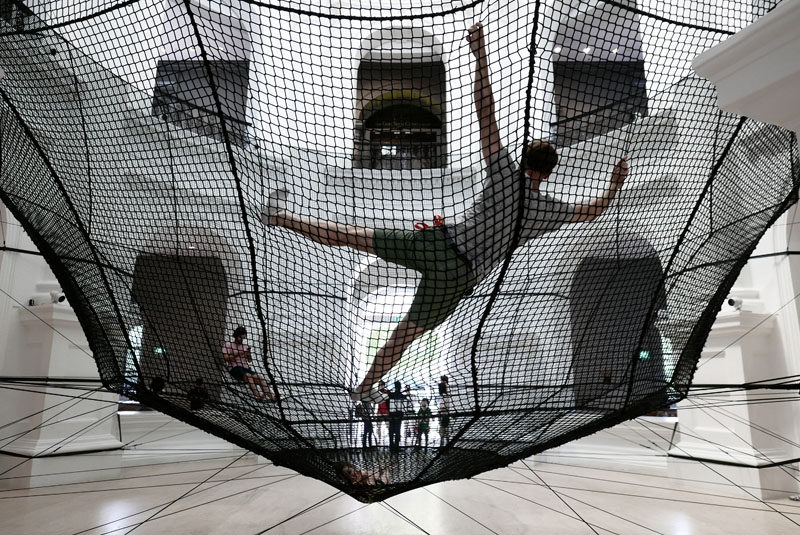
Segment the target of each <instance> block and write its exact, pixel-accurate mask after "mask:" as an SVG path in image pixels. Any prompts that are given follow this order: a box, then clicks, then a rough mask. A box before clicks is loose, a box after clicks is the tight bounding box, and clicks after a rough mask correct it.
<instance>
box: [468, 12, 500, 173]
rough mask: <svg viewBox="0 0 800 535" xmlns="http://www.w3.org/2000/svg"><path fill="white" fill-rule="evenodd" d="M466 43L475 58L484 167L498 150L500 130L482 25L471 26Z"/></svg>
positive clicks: (476, 108)
mask: <svg viewBox="0 0 800 535" xmlns="http://www.w3.org/2000/svg"><path fill="white" fill-rule="evenodd" d="M467 42H468V43H469V47H470V49H471V50H472V54H473V55H474V56H475V88H474V92H473V93H474V98H475V111H476V112H477V114H478V124H479V126H480V129H481V148H482V149H483V158H484V160H485V161H486V165H489V163H490V162H491V159H492V157H493V156H494V155H496V154H497V153H498V152H500V150H502V149H503V145H502V143H501V142H500V130H499V129H498V128H497V121H496V120H495V116H494V95H492V85H491V83H490V82H489V60H488V58H487V55H486V42H485V40H484V37H483V24H481V23H480V22H478V23H476V24H473V25H472V26H471V27H470V28H469V30H467Z"/></svg>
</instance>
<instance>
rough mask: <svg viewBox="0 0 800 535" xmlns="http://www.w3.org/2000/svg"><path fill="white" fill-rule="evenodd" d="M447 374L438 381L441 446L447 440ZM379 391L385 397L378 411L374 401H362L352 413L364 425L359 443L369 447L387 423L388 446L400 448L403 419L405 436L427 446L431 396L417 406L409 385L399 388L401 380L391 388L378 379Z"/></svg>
mask: <svg viewBox="0 0 800 535" xmlns="http://www.w3.org/2000/svg"><path fill="white" fill-rule="evenodd" d="M448 381H449V380H448V378H447V376H446V375H443V376H442V378H441V381H440V382H439V436H440V437H441V445H442V446H443V445H445V444H446V443H447V442H448V441H449V440H450V392H449V383H448ZM378 390H379V392H380V393H381V394H383V395H384V396H385V399H384V400H383V401H381V402H380V403H378V406H377V411H374V412H373V404H372V403H370V402H369V401H362V402H359V403H358V404H357V405H356V409H355V415H356V417H357V418H359V419H361V421H362V422H363V424H364V430H363V433H362V434H361V446H362V447H363V448H367V447H372V446H373V440H374V441H375V444H378V443H380V441H381V438H382V437H381V435H382V429H383V424H384V422H386V423H387V424H388V428H389V448H390V449H391V450H394V451H397V450H398V449H399V448H400V442H401V439H402V431H403V421H405V423H406V426H405V429H406V433H405V434H406V439H407V442H408V439H413V441H414V445H415V446H416V447H418V448H421V447H422V446H423V436H424V446H425V447H426V448H427V447H428V438H429V434H430V428H431V419H432V417H433V413H432V412H431V408H430V399H428V398H423V399H422V400H421V401H420V402H419V408H418V409H416V408H415V406H414V400H413V399H412V394H411V387H409V386H407V385H406V387H405V388H403V387H402V385H401V383H400V381H395V383H394V390H391V391H390V390H389V389H388V388H386V383H385V382H384V381H382V380H381V381H380V382H379V383H378Z"/></svg>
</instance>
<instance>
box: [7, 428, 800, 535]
mask: <svg viewBox="0 0 800 535" xmlns="http://www.w3.org/2000/svg"><path fill="white" fill-rule="evenodd" d="M637 422H638V421H637ZM648 426H650V428H648ZM656 427H657V428H661V429H663V428H664V426H663V425H660V424H653V423H652V422H650V423H648V422H647V421H644V422H641V430H642V432H641V437H642V438H641V439H640V440H630V439H629V438H625V437H622V438H621V435H620V434H619V433H617V432H616V431H615V429H611V430H609V431H605V432H602V433H599V434H597V435H594V436H592V437H589V438H588V439H584V440H583V441H578V442H576V443H573V444H570V445H567V446H565V447H562V448H559V449H556V450H553V451H551V452H549V453H548V454H546V455H540V456H536V457H533V458H531V459H528V460H525V461H521V462H517V463H514V464H513V465H511V466H509V467H507V468H503V469H500V470H494V471H491V472H487V473H485V474H482V475H481V476H479V477H475V478H473V479H471V480H465V481H456V482H447V483H441V484H437V485H432V486H429V487H425V488H422V489H418V490H415V491H412V492H409V493H406V494H403V495H400V496H396V497H393V498H390V499H389V500H387V501H386V502H383V503H378V504H372V505H364V504H362V503H360V502H357V501H355V500H353V499H351V498H349V497H348V496H345V495H342V494H341V493H339V492H337V491H336V489H333V488H332V487H329V486H327V485H325V484H322V483H319V482H317V481H315V480H312V479H309V478H306V477H303V476H300V475H297V474H295V473H293V472H291V471H289V470H287V469H285V468H282V467H276V466H273V465H272V464H271V463H269V462H267V461H265V460H263V459H261V458H259V457H257V456H255V455H252V454H247V453H245V452H243V451H242V450H239V449H236V448H234V447H232V446H229V445H228V444H226V443H224V442H222V441H218V440H216V439H213V438H210V437H208V436H207V435H205V434H203V433H202V432H200V431H195V430H192V429H186V430H184V431H182V432H180V433H177V434H176V433H172V434H170V433H162V434H157V433H156V434H150V435H142V436H141V437H140V438H138V439H134V440H131V441H130V442H131V445H130V446H129V448H130V449H128V450H126V451H124V452H123V451H118V452H101V453H94V454H84V455H75V456H64V457H53V458H47V459H36V460H34V461H31V460H26V459H22V458H17V457H7V456H0V473H2V476H0V533H2V534H4V535H78V534H81V535H101V534H103V535H106V534H120V535H122V534H127V533H130V532H133V533H135V534H136V535H161V534H176V535H182V534H192V535H206V534H208V535H211V534H219V535H239V534H247V535H249V534H252V535H255V534H260V533H270V534H305V533H311V534H339V533H342V534H364V535H378V534H392V535H402V534H422V533H430V534H435V535H447V534H457V535H471V534H481V533H495V534H502V535H507V534H508V535H510V534H528V533H535V534H543V535H553V534H557V535H558V534H575V535H578V534H581V535H582V534H593V533H598V534H610V533H613V534H620V535H623V534H624V535H627V534H631V535H634V534H635V535H640V534H651V533H652V534H665V535H716V534H720V535H722V534H724V535H731V534H745V533H746V534H753V535H755V534H763V535H781V534H787V535H788V534H797V533H800V504H798V503H797V502H792V501H790V500H789V499H788V497H780V498H775V499H774V500H772V501H761V500H759V499H756V498H754V496H753V495H754V494H755V493H754V492H752V489H748V488H746V487H742V486H737V485H735V484H733V483H732V482H731V481H730V478H728V477H727V476H726V473H725V469H724V468H723V467H720V466H718V465H704V464H701V463H697V462H692V461H686V460H676V459H670V460H669V462H668V461H667V458H666V457H665V455H664V451H665V448H664V446H665V444H664V443H663V441H664V440H667V439H665V438H664V437H665V436H667V435H668V434H669V433H661V432H658V431H657V430H655V431H654V429H655V428H656ZM676 467H677V468H676ZM787 475H788V476H791V477H798V474H797V473H796V471H795V470H794V469H790V468H787Z"/></svg>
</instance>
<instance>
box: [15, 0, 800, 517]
mask: <svg viewBox="0 0 800 535" xmlns="http://www.w3.org/2000/svg"><path fill="white" fill-rule="evenodd" d="M315 1H316V0H314V1H312V0H309V1H304V2H284V1H282V0H280V1H276V2H272V3H265V2H258V1H254V0H253V1H250V0H239V1H231V2H223V3H219V2H216V1H213V0H208V1H206V0H185V1H178V0H163V1H157V0H150V1H145V0H141V1H136V0H133V1H101V0H94V1H92V2H55V1H45V0H25V1H21V0H0V19H1V20H0V98H1V99H2V103H1V104H0V146H1V147H2V159H1V160H0V196H1V197H2V200H3V202H4V203H5V204H6V205H7V207H8V208H9V209H10V210H11V212H12V213H13V214H14V216H15V217H16V218H17V219H19V221H20V222H21V223H22V224H23V225H24V227H25V229H26V230H27V232H28V233H29V235H30V236H31V238H32V239H33V241H34V242H35V243H36V245H37V247H38V248H39V249H40V251H41V252H42V254H43V255H44V257H45V258H46V259H47V261H48V263H49V265H50V267H51V268H52V270H53V271H54V273H55V274H56V276H57V278H58V280H59V281H60V283H61V284H62V286H63V289H64V291H65V292H66V294H67V297H68V300H69V303H70V304H71V305H72V307H73V309H74V310H75V312H76V313H77V315H78V317H79V319H80V321H81V323H82V325H83V328H84V330H85V332H86V335H87V337H88V339H89V343H90V345H91V348H92V351H93V353H94V357H95V359H96V361H97V366H98V369H99V371H100V375H101V377H102V379H103V382H104V384H105V386H106V387H107V388H108V389H110V390H112V391H115V392H119V393H121V394H124V395H125V396H128V397H130V398H133V399H138V400H140V401H141V402H143V403H145V404H147V405H149V406H151V407H153V408H155V409H158V410H160V411H163V412H165V413H167V414H170V415H172V416H175V417H177V418H179V419H181V420H184V421H187V422H189V423H191V424H193V425H196V426H197V427H200V428H202V429H205V430H207V431H209V432H211V433H214V434H216V435H219V436H221V437H224V438H226V439H228V440H230V441H231V442H234V443H236V444H239V445H241V446H243V447H245V448H248V449H250V450H252V451H254V452H257V453H259V454H262V455H264V456H266V457H268V458H269V459H272V460H273V461H274V462H276V463H279V464H283V465H286V466H289V467H291V468H293V469H295V470H297V471H299V472H301V473H303V474H307V475H310V476H313V477H316V478H319V479H321V480H323V481H326V482H328V483H330V484H331V485H334V486H336V487H339V488H341V489H344V490H345V491H347V492H348V493H350V494H352V495H353V496H356V497H357V498H359V499H362V500H365V501H369V500H380V499H383V498H385V497H388V496H391V495H393V494H397V493H398V492H402V491H405V490H409V489H412V488H415V487H419V486H422V485H426V484H430V483H433V482H438V481H443V480H448V479H456V478H464V477H469V476H471V475H474V474H477V473H479V472H482V471H485V470H488V469H491V468H493V467H499V466H504V465H507V464H509V463H510V462H512V461H514V460H517V459H520V458H523V457H525V456H529V455H531V454H534V453H536V452H540V451H542V450H544V449H547V448H551V447H553V446H556V445H559V444H562V443H564V442H567V441H569V440H572V439H575V438H578V437H581V436H585V435H587V434H590V433H593V432H595V431H597V430H599V429H602V428H604V427H607V426H611V425H613V424H615V423H618V422H620V421H623V420H626V419H629V418H632V417H635V416H637V415H640V414H643V413H646V412H648V411H652V410H655V409H659V408H661V407H664V406H666V405H668V404H670V403H673V402H675V401H677V400H679V399H681V398H683V397H684V396H685V395H686V392H687V389H688V386H689V383H690V381H691V378H692V374H693V371H694V369H695V366H696V363H697V360H698V357H699V354H700V351H701V349H702V347H703V344H704V341H705V339H706V335H707V333H708V332H709V329H710V328H711V325H712V323H713V321H714V318H715V316H716V313H717V311H718V309H719V308H720V305H721V303H722V301H723V299H724V298H725V297H726V294H727V292H728V290H729V289H730V287H731V285H732V284H733V282H734V280H735V279H736V277H737V275H738V273H739V271H740V269H741V267H742V266H743V264H744V262H745V261H746V259H747V257H748V256H749V254H750V253H751V251H752V250H753V249H754V247H755V246H756V244H757V242H758V241H759V239H760V237H761V236H762V234H763V233H764V231H765V230H766V229H767V227H768V226H769V225H770V224H771V223H772V222H774V221H775V220H776V218H777V217H778V216H779V215H780V214H781V213H782V212H784V211H785V210H786V208H787V207H789V206H790V205H791V204H792V203H793V202H794V201H795V194H796V192H797V186H798V178H800V177H799V176H798V172H797V147H796V140H795V138H794V137H793V136H792V135H791V134H790V133H788V132H786V131H783V130H781V129H779V128H777V127H773V126H769V125H765V124H762V123H758V122H755V121H752V120H749V119H746V118H742V117H736V116H732V115H730V114H727V113H723V112H721V111H720V110H719V109H718V108H717V106H716V102H715V92H714V88H713V87H712V86H711V85H710V84H709V83H708V82H706V81H704V80H702V79H699V78H697V77H696V76H695V75H693V72H692V70H691V61H692V59H693V58H694V57H695V56H696V55H697V54H698V53H699V52H701V51H703V50H705V49H707V48H709V47H711V46H713V45H715V44H717V43H719V42H721V41H723V40H724V39H725V38H726V37H727V36H729V35H731V34H732V33H734V32H736V31H737V30H739V29H741V28H743V27H744V26H746V25H747V24H749V23H751V22H752V21H753V20H755V19H756V18H757V17H758V16H760V15H762V14H763V13H765V12H766V11H768V10H769V9H770V8H772V7H774V4H775V2H770V1H761V0H759V1H756V0H753V1H744V0H742V1H736V2H715V1H709V2H704V3H701V2H685V1H682V0H672V1H668V2H650V1H646V2H645V1H639V2H636V1H634V0H619V1H611V0H595V1H567V0H561V1H558V0H546V1H525V2H519V1H510V2H509V1H505V0H503V1H498V0H491V1H469V2H459V1H441V2H439V1H437V0H420V1H405V0H403V1H386V2H383V1H381V2H376V1H364V2H359V1H355V0H354V1H352V2H330V3H328V2H320V3H319V4H316V3H315ZM476 23H481V24H482V25H477V26H473V25H474V24H476ZM556 156H557V163H556V162H555V160H556ZM554 163H555V167H553V164H554ZM237 327H242V329H237ZM242 331H244V333H243V332H242ZM379 379H383V380H384V381H385V382H386V383H387V385H388V387H389V388H388V390H389V391H390V395H389V398H388V400H387V399H385V398H386V391H384V390H382V389H381V387H379V385H378V380H379Z"/></svg>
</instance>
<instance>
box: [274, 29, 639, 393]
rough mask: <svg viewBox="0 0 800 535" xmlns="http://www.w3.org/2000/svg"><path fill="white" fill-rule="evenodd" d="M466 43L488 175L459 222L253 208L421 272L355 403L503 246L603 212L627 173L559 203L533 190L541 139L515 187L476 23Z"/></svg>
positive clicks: (553, 155) (278, 206)
mask: <svg viewBox="0 0 800 535" xmlns="http://www.w3.org/2000/svg"><path fill="white" fill-rule="evenodd" d="M466 41H467V42H468V43H469V47H470V50H471V51H472V54H473V55H474V56H475V61H476V63H475V84H474V91H473V96H474V100H475V108H476V113H477V118H478V124H479V127H480V140H481V149H482V153H483V158H484V161H485V163H486V168H487V171H486V179H485V180H484V183H483V190H482V192H481V194H480V195H479V197H478V198H477V199H476V201H475V204H474V205H473V206H472V207H471V208H470V209H469V210H468V211H467V212H466V214H465V217H464V218H463V219H461V220H460V221H458V222H456V223H455V224H453V225H452V226H451V225H445V224H440V225H434V226H431V227H427V228H422V229H416V230H397V229H381V228H377V229H373V228H367V227H361V226H355V225H347V224H342V223H338V222H333V221H324V220H319V219H315V218H309V217H304V216H299V215H296V214H294V213H291V212H289V211H288V210H287V209H286V199H287V196H288V192H287V191H286V190H275V191H272V192H271V193H270V194H269V197H268V199H267V203H266V205H265V206H264V207H263V208H262V212H261V221H262V223H264V224H265V225H267V226H279V227H283V228H286V229H289V230H292V231H294V232H297V233H299V234H301V235H303V236H305V237H307V238H309V239H311V240H313V241H315V242H317V243H320V244H323V245H329V246H332V247H350V248H353V249H356V250H358V251H363V252H365V253H369V254H374V255H377V256H379V257H380V258H382V259H384V260H386V261H387V262H391V263H394V264H400V265H402V266H405V267H407V268H411V269H414V270H416V271H419V272H420V273H421V274H422V279H421V280H420V282H419V286H418V287H417V291H416V294H415V296H414V301H413V302H412V304H411V307H410V308H409V310H408V312H407V313H406V315H405V316H404V317H403V319H402V320H401V321H400V322H399V323H398V324H397V326H396V327H395V329H394V331H393V332H392V334H391V335H390V337H389V339H388V341H387V342H386V344H384V346H383V347H381V348H380V349H379V350H378V352H377V353H376V354H375V357H374V358H373V360H372V363H371V365H370V367H369V369H368V371H367V374H366V376H365V377H364V379H363V380H362V381H361V383H360V384H359V386H358V387H356V388H355V389H354V390H353V392H352V397H353V399H354V400H355V401H375V400H379V399H380V398H381V394H380V393H379V392H377V390H376V389H373V385H375V384H376V383H377V382H378V380H379V379H381V378H382V377H384V376H385V375H386V374H387V373H388V372H389V371H390V370H391V369H392V368H393V367H394V366H395V365H396V364H397V363H398V362H399V361H400V358H401V356H402V354H403V351H405V349H406V348H408V347H409V346H410V345H411V343H412V342H414V340H416V339H417V338H419V337H420V336H422V335H423V334H424V333H426V332H427V331H430V330H431V329H433V328H435V327H437V326H439V325H441V324H442V323H443V322H444V321H445V320H446V319H447V318H448V317H449V316H450V315H451V314H452V313H453V312H454V311H455V309H456V307H457V305H458V303H459V301H460V300H461V299H462V297H464V296H465V295H467V294H469V293H470V292H471V291H472V288H473V287H474V286H476V285H477V284H478V283H479V282H480V281H481V280H483V279H484V278H485V277H486V275H488V274H489V273H490V272H491V271H492V269H494V268H495V266H497V265H498V264H500V263H501V262H502V261H503V259H504V258H505V257H506V255H507V254H508V253H509V250H510V249H512V248H513V247H518V246H520V245H522V244H524V243H525V242H527V241H529V240H531V239H533V238H537V237H539V236H542V235H543V234H545V233H547V232H552V231H554V230H556V229H558V228H560V227H561V226H562V225H564V224H567V223H579V222H585V221H592V220H594V219H596V218H597V217H599V216H600V215H601V214H602V213H603V212H604V211H605V210H606V209H607V208H608V207H609V206H610V204H611V201H612V200H613V199H614V197H615V195H616V193H617V191H618V190H619V189H620V188H621V187H622V185H623V183H624V182H625V178H626V177H627V175H628V163H627V157H623V158H622V159H621V160H619V162H618V163H617V164H616V165H615V166H614V169H613V171H612V173H611V180H610V184H609V185H608V186H607V187H606V189H605V190H604V191H603V193H602V194H601V195H600V196H599V197H597V198H596V199H594V200H592V201H591V202H588V203H585V204H578V205H572V204H568V203H566V202H562V201H560V200H557V199H555V198H553V197H551V196H550V195H547V194H546V193H544V192H542V191H540V186H541V184H542V182H543V181H544V180H546V179H547V178H548V177H549V176H550V174H551V172H552V170H553V168H554V167H555V166H556V163H557V162H558V154H557V152H556V149H555V148H554V147H553V146H552V145H551V144H550V143H548V142H547V141H542V140H536V141H533V142H532V143H530V144H529V145H528V147H527V148H526V149H525V152H524V157H523V165H524V172H525V174H526V175H527V177H528V179H529V180H527V181H526V186H525V187H524V188H523V187H522V184H521V182H520V174H519V171H518V168H517V166H516V164H515V162H514V160H513V158H512V157H511V156H510V155H509V152H508V150H507V149H506V148H505V147H504V146H503V144H502V142H501V139H500V131H499V128H498V126H497V121H496V119H495V102H494V96H493V94H492V87H491V84H490V82H489V63H488V57H487V52H486V44H485V37H484V30H483V25H482V24H481V23H477V24H474V25H473V26H471V27H470V28H469V29H468V30H467V36H466ZM521 196H524V208H523V214H522V228H521V232H520V235H519V241H515V230H516V226H517V219H518V216H519V207H520V200H521V199H520V197H521Z"/></svg>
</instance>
